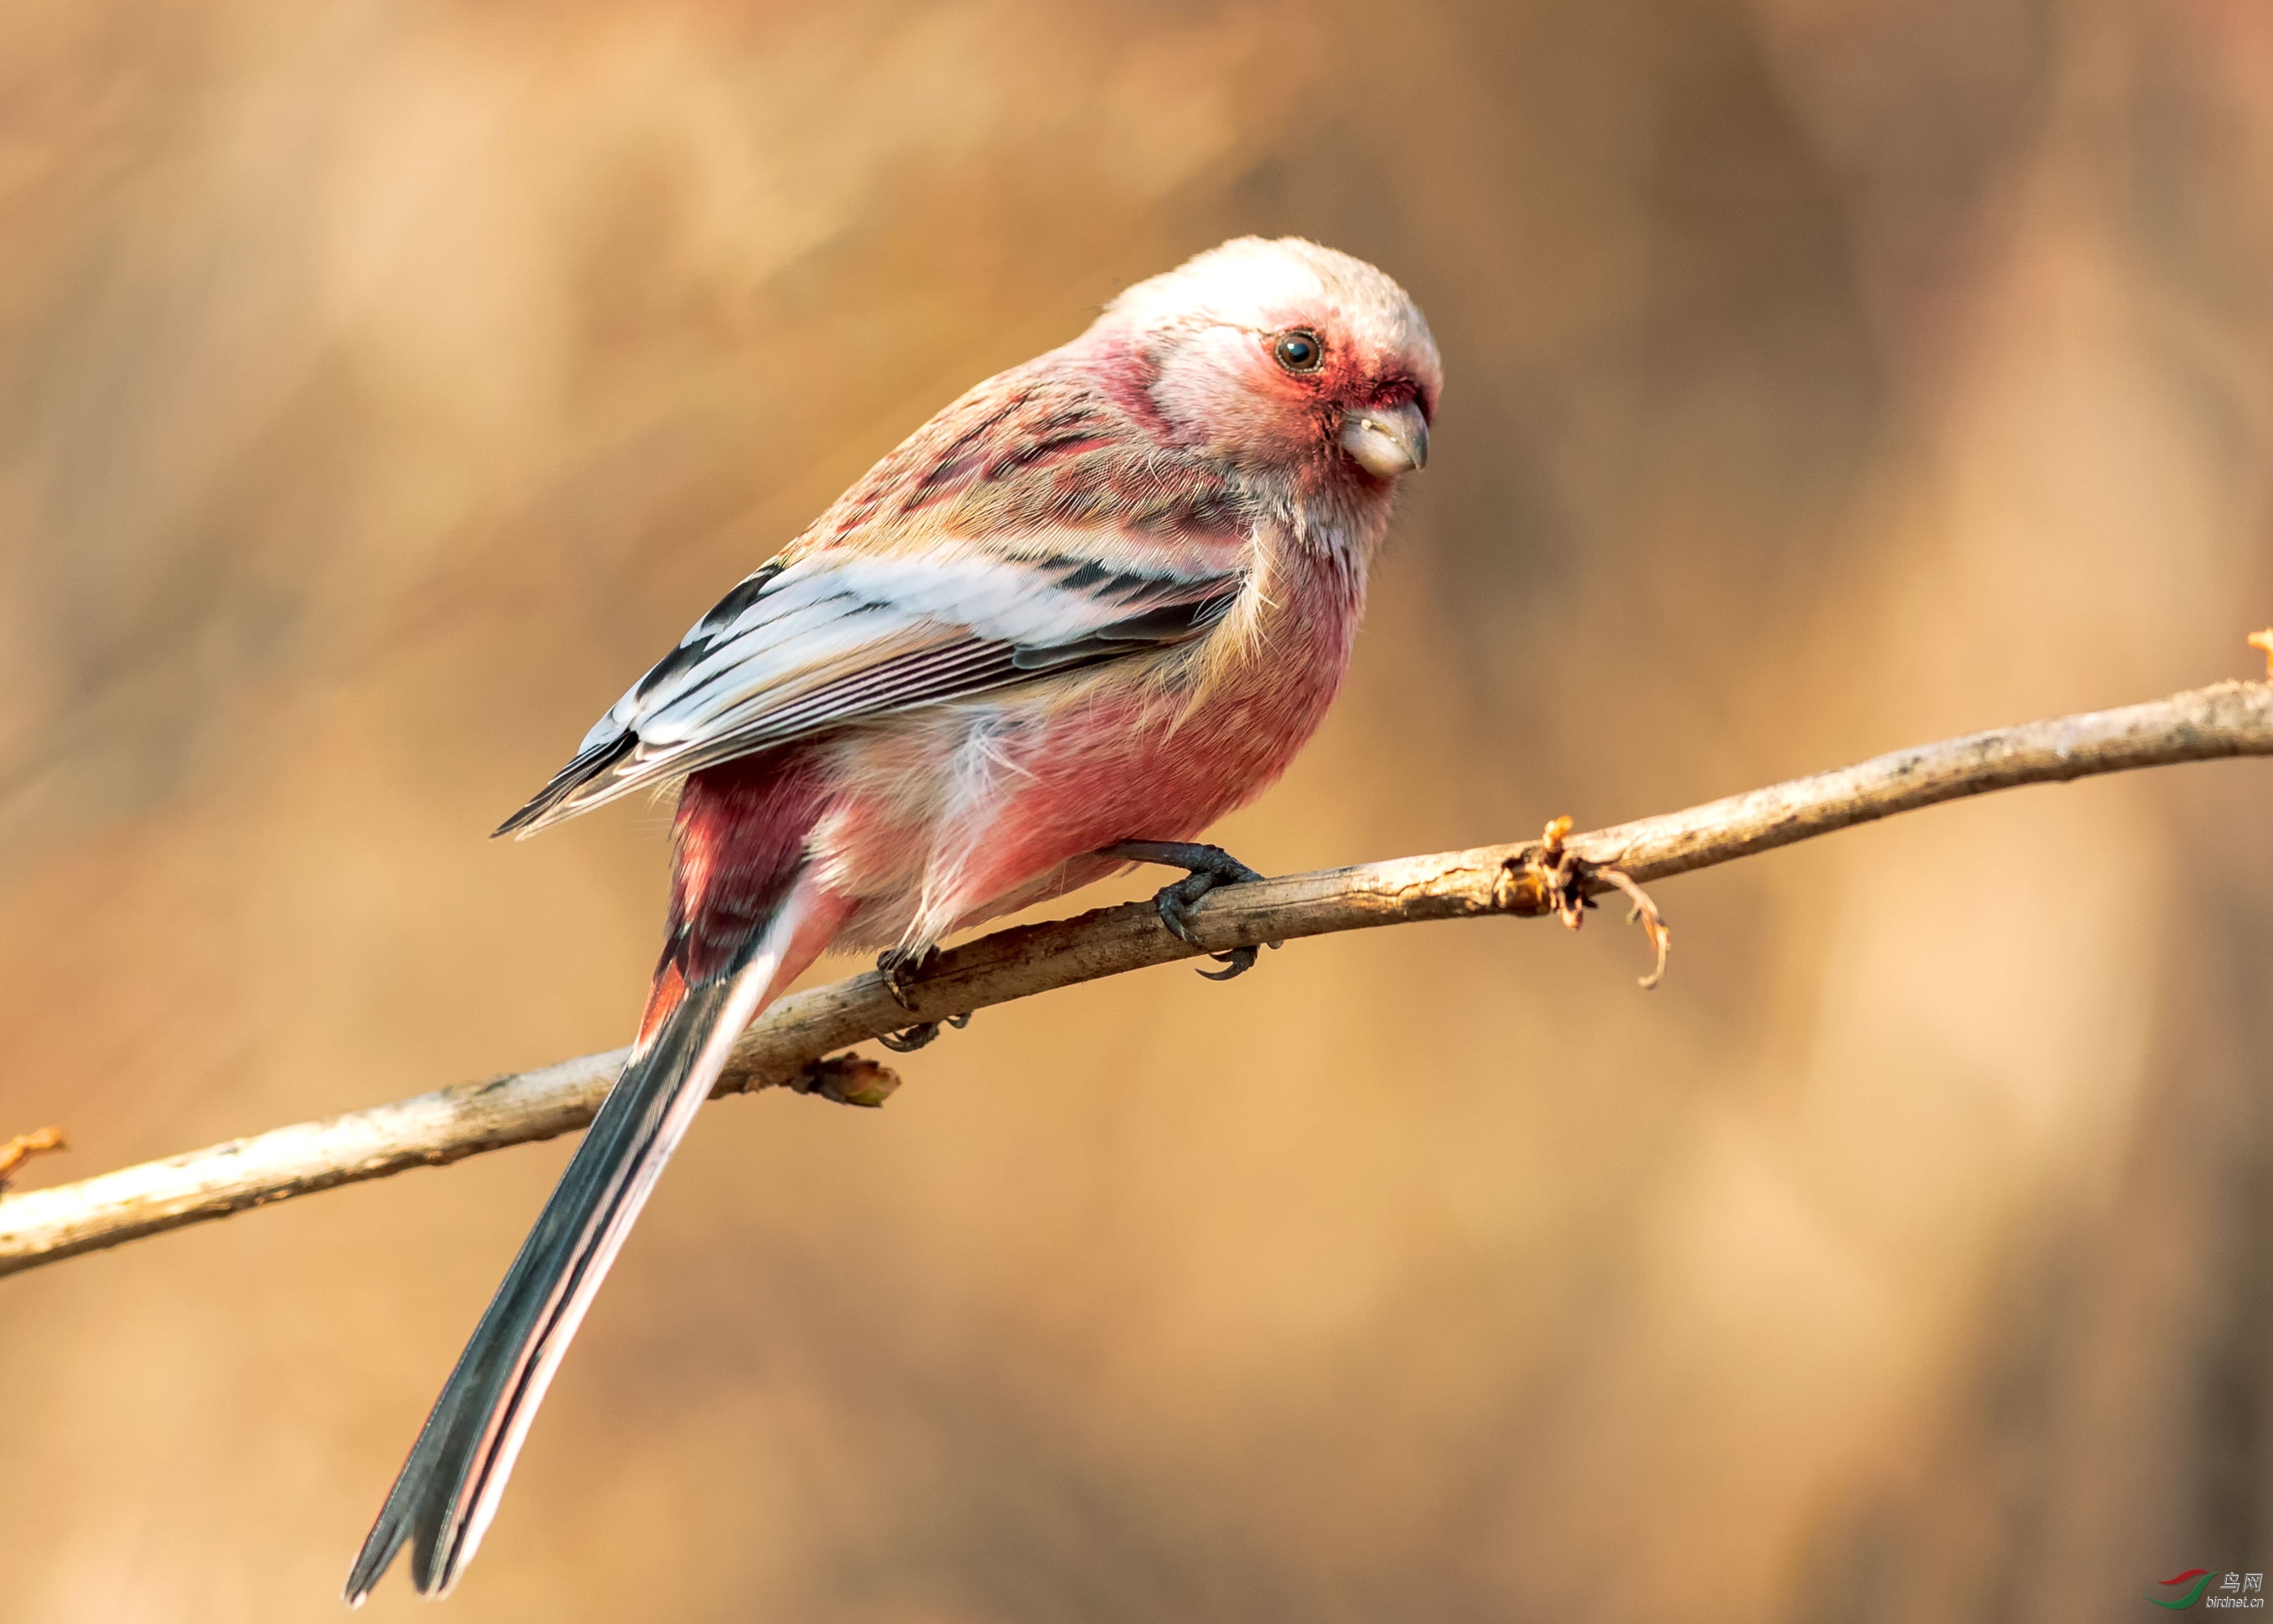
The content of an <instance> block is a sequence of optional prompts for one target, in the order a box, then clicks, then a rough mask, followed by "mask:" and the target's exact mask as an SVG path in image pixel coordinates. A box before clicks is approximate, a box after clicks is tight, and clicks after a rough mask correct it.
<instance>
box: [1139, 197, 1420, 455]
mask: <svg viewBox="0 0 2273 1624" xmlns="http://www.w3.org/2000/svg"><path fill="white" fill-rule="evenodd" d="M1094 331H1095V332H1096V333H1097V334H1098V335H1099V336H1101V337H1110V338H1111V339H1113V340H1114V341H1116V347H1120V346H1123V345H1125V346H1126V350H1124V351H1123V353H1132V352H1133V354H1134V356H1135V357H1136V358H1137V361H1138V362H1139V365H1140V369H1141V372H1142V375H1143V379H1144V390H1145V393H1146V394H1147V395H1149V396H1150V399H1151V402H1152V407H1153V409H1154V410H1156V411H1157V412H1158V413H1159V417H1160V418H1161V419H1162V420H1163V421H1164V422H1165V423H1166V424H1167V426H1168V428H1169V430H1170V432H1172V433H1173V434H1174V437H1175V438H1176V440H1178V441H1180V442H1181V443H1183V444H1186V445H1191V446H1197V447H1206V448H1207V449H1208V450H1210V451H1211V452H1213V453H1214V454H1216V455H1220V456H1222V457H1224V458H1225V459H1226V460H1227V461H1229V462H1234V463H1236V464H1238V465H1240V466H1242V467H1244V468H1247V469H1249V470H1252V471H1255V472H1258V473H1278V474H1287V475H1293V476H1294V477H1297V478H1300V479H1304V480H1309V479H1316V478H1321V477H1323V478H1326V479H1336V480H1346V481H1348V482H1350V483H1353V484H1355V485H1360V486H1370V487H1376V488H1380V489H1384V490H1385V489H1386V488H1387V487H1388V486H1389V485H1392V484H1394V483H1395V481H1396V480H1397V479H1398V477H1399V476H1401V475H1404V474H1407V473H1411V472H1412V471H1414V470H1415V469H1418V468H1422V467H1423V466H1425V465H1426V464H1427V462H1428V461H1429V423H1430V421H1431V420H1432V419H1433V418H1434V417H1435V416H1436V413H1437V390H1438V388H1439V387H1440V386H1441V383H1442V381H1443V371H1442V367H1441V365H1440V364H1439V362H1438V360H1437V342H1436V340H1435V339H1433V338H1431V337H1430V336H1429V324H1428V323H1427V322H1426V321H1425V320H1422V316H1421V312H1420V310H1419V309H1418V308H1417V307H1415V305H1414V303H1413V301H1412V299H1411V298H1410V297H1407V294H1406V291H1405V289H1402V288H1400V287H1399V286H1398V285H1397V284H1396V283H1395V282H1392V281H1391V280H1390V279H1389V278H1388V277H1387V276H1384V274H1382V273H1381V272H1379V271H1377V270H1376V269H1374V267H1372V266H1370V265H1368V264H1367V263H1365V261H1364V260H1362V259H1352V258H1350V256H1349V255H1347V254H1345V253H1337V252H1334V250H1332V249H1331V248H1321V247H1320V246H1319V245H1318V244H1316V243H1309V242H1304V241H1303V240H1302V239H1301V238H1300V237H1280V238H1279V239H1277V240H1276V241H1271V240H1266V239H1264V238H1263V237H1237V238H1234V240H1232V241H1231V242H1228V243H1226V244H1223V245H1222V246H1221V247H1219V248H1212V249H1210V250H1209V251H1208V252H1205V253H1204V254H1201V255H1199V256H1197V258H1195V259H1189V260H1187V261H1185V263H1183V264H1182V265H1180V266H1178V267H1176V268H1175V269H1174V270H1173V271H1169V272H1167V273H1166V274H1163V275H1159V276H1155V277H1153V278H1152V280H1150V281H1149V282H1138V283H1137V285H1136V286H1135V287H1133V288H1131V289H1129V290H1128V291H1127V292H1126V293H1123V294H1122V295H1121V297H1119V298H1117V299H1115V300H1114V302H1113V303H1112V304H1111V305H1108V306H1107V307H1106V312H1105V314H1104V316H1103V317H1102V318H1100V319H1099V323H1098V327H1097V328H1096V329H1094Z"/></svg>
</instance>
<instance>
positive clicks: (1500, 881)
mask: <svg viewBox="0 0 2273 1624" xmlns="http://www.w3.org/2000/svg"><path fill="white" fill-rule="evenodd" d="M2269 755H2273V681H2269V682H2257V683H2243V682H2228V683H2222V684H2220V685H2218V686H2217V687H2215V688H2198V689H2195V690H2194V691H2193V692H2191V693H2186V694H2179V695H2174V696H2172V698H2169V699H2164V700H2158V701H2156V702H2155V703H2151V704H2143V705H2131V706H2127V707H2125V708H2123V709H2121V710H2116V711H2093V712H2089V713H2088V714H2083V715H2078V716H2068V717H2060V718H2056V719H2053V720H2051V721H2044V722H2031V723H2029V724H2027V725H2026V726H2020V727H2007V728H1999V729H1997V730H1995V731H1993V732H1991V733H1975V734H1972V735H1970V736H1969V737H1966V738H1962V739H1952V740H1947V741H1943V742H1940V743H1938V744H1928V745H1921V746H1918V747H1917V748H1912V749H1907V750H1898V751H1895V752H1894V753H1893V754H1892V755H1888V756H1876V757H1873V758H1872V760H1870V761H1866V762H1863V763H1858V764H1857V765H1855V766H1852V767H1842V768H1840V769H1838V770H1836V771H1831V772H1821V773H1817V774H1815V775H1813V776H1812V777H1809V778H1794V779H1791V780H1790V781H1789V782H1787V783H1783V784H1778V785H1774V786H1770V787H1768V788H1767V789H1759V790H1753V791H1752V792H1750V793H1746V794H1742V795H1732V796H1729V798H1728V799H1726V800H1722V801H1710V802H1707V804H1705V805H1703V806H1699V807H1692V808H1690V809H1689V810H1687V811H1685V812H1674V813H1669V814H1667V815H1665V816H1661V817H1649V818H1643V819H1641V820H1639V821H1638V822H1635V823H1621V824H1619V825H1617V827H1615V828H1611V829H1602V830H1596V831H1594V832H1592V833H1589V834H1582V835H1571V836H1569V837H1568V838H1563V831H1562V830H1560V829H1553V828H1550V839H1549V842H1548V843H1546V844H1545V845H1542V842H1539V841H1525V842H1521V843H1519V844H1516V845H1512V846H1482V847H1479V848H1478V849H1476V850H1474V851H1469V852H1451V853H1439V854H1437V855H1436V856H1431V857H1406V858H1399V859H1397V860H1395V861H1389V862H1378V863H1367V864H1362V865H1361V866H1359V867H1356V868H1331V869H1324V870H1320V871H1318V872H1316V873H1311V874H1294V875H1287V876H1283V877H1280V878H1278V879H1272V880H1264V881H1261V882H1259V883H1252V884H1245V885H1234V886H1229V887H1226V888H1224V889H1221V890H1219V891H1212V892H1210V893H1209V894H1208V895H1207V896H1206V897H1204V898H1202V900H1201V901H1200V902H1199V904H1198V905H1197V907H1196V909H1195V910H1194V916H1193V918H1194V931H1193V934H1194V936H1196V938H1197V940H1196V942H1193V943H1189V944H1188V943H1185V942H1183V941H1181V940H1179V939H1178V938H1177V937H1176V936H1173V935H1171V934H1170V933H1169V932H1168V930H1167V929H1166V928H1165V927H1164V926H1163V925H1162V924H1161V923H1160V921H1159V917H1158V915H1157V914H1155V912H1154V910H1153V908H1152V905H1151V904H1149V903H1129V904H1125V905H1123V906H1119V907H1112V908H1103V909H1099V910H1097V911H1095V912H1093V913H1089V914H1082V915H1080V916H1079V917H1078V918H1075V919H1068V920H1059V921H1052V922H1050V923H1047V924H1040V925H1027V926H1022V927H1019V928H1017V929H1010V930H1002V931H998V932H996V933H994V935H992V936H982V937H980V938H979V939H978V940H977V941H974V942H971V943H968V944H964V946H961V947H958V948H955V949H953V950H951V951H948V952H945V953H942V954H941V955H940V956H939V958H938V959H935V960H934V961H933V962H932V963H931V964H930V965H928V966H926V968H925V970H924V971H923V973H922V974H921V975H920V976H919V978H918V979H917V981H915V983H914V986H913V988H912V989H911V994H910V1004H911V1006H912V1007H908V1006H904V1005H903V1004H900V1003H898V1002H897V1001H896V1000H895V999H894V997H893V996H892V995H891V994H890V992H889V991H888V990H887V989H886V988H885V985H884V981H883V978H882V977H881V976H880V975H877V974H865V975H856V976H854V977H852V978H851V980H849V981H838V982H836V983H834V984H833V985H830V986H827V987H818V988H814V989H812V990H811V991H808V992H802V993H798V994H795V995H793V996H790V997H787V998H784V999H783V1000H782V1001H781V1002H780V1003H779V1004H776V1005H775V1006H774V1008H773V1009H771V1010H770V1011H768V1012H767V1013H766V1015H765V1016H764V1017H763V1018H762V1019H760V1020H759V1021H758V1022H757V1023H756V1024H755V1025H754V1026H752V1027H751V1029H750V1031H749V1032H748V1034H746V1035H745V1036H744V1038H743V1039H742V1041H741V1042H740V1044H739V1046H738V1047H737V1048H736V1049H735V1051H734V1057H733V1060H732V1062H731V1064H730V1065H729V1066H728V1068H727V1071H726V1073H725V1076H724V1079H722V1080H721V1082H720V1083H719V1085H718V1087H717V1090H716V1092H717V1093H719V1094H733V1093H743V1092H746V1091H748V1090H752V1089H756V1088H763V1087H769V1086H792V1087H796V1088H799V1089H800V1090H801V1091H804V1092H813V1093H820V1094H825V1095H828V1096H829V1097H830V1098H833V1099H838V1100H843V1101H846V1102H848V1103H852V1104H877V1103H881V1100H882V1097H883V1095H884V1094H888V1093H889V1092H890V1090H891V1088H892V1087H893V1086H896V1079H894V1078H893V1077H892V1076H891V1074H890V1073H889V1071H885V1070H884V1068H882V1067H881V1066H879V1065H876V1064H874V1063H872V1062H868V1061H864V1060H860V1059H859V1058H858V1057H857V1056H852V1057H845V1058H839V1059H836V1060H824V1059H823V1056H829V1055H831V1054H834V1053H835V1052H836V1050H839V1049H844V1047H845V1046H846V1045H848V1044H852V1043H858V1042H861V1041H865V1040H867V1039H871V1038H876V1037H880V1036H881V1035H883V1034H888V1033H892V1032H895V1031H897V1030H899V1029H902V1028H905V1027H907V1026H910V1025H911V1023H922V1022H927V1021H939V1020H944V1019H952V1018H954V1017H957V1016H962V1015H967V1014H969V1013H970V1012H971V1011H974V1010H979V1009H984V1008H986V1006H987V1005H989V1004H1002V1003H1007V1002H1008V1001H1009V1000H1010V999H1013V998H1025V997H1031V996H1033V995H1035V994H1036V993H1043V992H1049V991H1052V990H1054V989H1057V988H1060V987H1069V986H1071V985H1073V984H1074V983H1075V982H1077V981H1095V980H1097V979H1098V978H1099V977H1101V976H1107V975H1118V974H1121V973H1122V972H1124V971H1128V970H1139V969H1144V968H1145V967H1146V966H1152V965H1161V964H1169V963H1173V962H1174V961H1175V960H1177V959H1190V958H1194V957H1197V955H1199V954H1201V953H1204V952H1209V951H1214V952H1222V951H1227V950H1228V949H1232V948H1236V947H1245V946H1253V945H1257V944H1262V943H1265V942H1276V941H1287V940H1292V939H1293V938H1294V937H1297V936H1321V935H1324V934H1326V933H1327V932H1330V931H1337V930H1357V929H1366V928H1368V927H1370V926H1375V925H1395V924H1405V923H1409V922H1412V921H1419V920H1429V919H1460V918H1467V917H1471V916H1474V915H1477V914H1515V915H1521V916H1536V915H1540V914H1564V916H1565V917H1566V918H1570V917H1574V914H1573V911H1572V902H1573V900H1574V898H1583V897H1584V896H1587V895H1593V894H1596V893H1600V892H1602V891H1609V890H1613V889H1617V890H1623V889H1624V885H1622V884H1621V883H1620V882H1621V880H1624V881H1630V882H1632V883H1635V884H1640V883H1647V882H1649V881H1653V880H1661V879H1665V878H1669V877H1670V876H1674V875H1677V874H1686V873H1688V872H1690V871H1691V870H1692V869H1695V868H1709V867H1711V866H1713V865H1714V864H1716V863H1724V862H1729V861H1735V860H1736V859H1737V858H1740V857H1749V856H1752V854H1754V853H1759V852H1765V851H1769V850H1772V849H1773V848H1774V847H1776V846H1789V845H1790V844H1791V843H1792V842H1794V841H1797V840H1805V839H1809V838H1812V837H1814V836H1817V835H1823V834H1829V833H1831V832H1832V831H1834V830H1840V829H1846V828H1849V827H1851V826H1852V825H1854V824H1857V823H1871V822H1873V821H1875V820H1876V819H1879V818H1882V817H1887V816H1892V815H1893V814H1894V813H1897V812H1907V811H1910V810H1912V809H1914V808H1918V807H1926V806H1932V805H1935V804H1936V803H1938V802H1940V801H1955V800H1958V799H1961V798H1962V797H1964V796H1968V795H1978V794H1984V793H1987V792H1989V791H1991V790H1999V789H2010V788H2013V787H2014V786H2019V785H2022V784H2044V783H2058V782H2061V781H2064V780H2067V779H2072V778H2086V777H2089V776H2091V775H2093V774H2097V773H2104V772H2121V771H2127V770H2129V769H2131V768H2134V767H2156V766H2165V765H2170V764H2172V763H2179V762H2189V761H2204V760H2209V759H2211V758H2214V757H2218V756H2269ZM1557 821H1558V823H1559V822H1560V820H1557ZM627 1052H628V1051H626V1050H624V1049H615V1050H612V1051H611V1052H609V1053H607V1054H603V1055H587V1056H584V1057H582V1058H581V1059H578V1060H566V1061H562V1062H560V1063H559V1064H557V1065H550V1066H544V1067H542V1068H540V1069H538V1070H536V1071H521V1072H516V1073H514V1074H513V1075H510V1076H506V1077H499V1078H495V1079H491V1080H490V1081H488V1082H485V1083H468V1084H461V1085H460V1086H456V1087H452V1088H445V1089H442V1090H440V1091H439V1092H437V1093H434V1094H420V1095H418V1096H416V1098H413V1099H409V1100H401V1101H395V1102H394V1104H391V1105H382V1106H378V1107H375V1108H373V1109H369V1110H362V1111H350V1112H349V1113H348V1114H347V1115H345V1116H334V1117H331V1118H329V1119H327V1120H326V1121H322V1122H310V1123H300V1124H295V1125H293V1126H291V1127H287V1128H277V1129H274V1130H272V1131H271V1132H266V1133H260V1134H256V1135H254V1136H252V1137H251V1138H250V1139H232V1140H230V1141H229V1142H228V1143H227V1144H222V1145H214V1146H211V1147H207V1148H206V1149H204V1150H197V1151H191V1152H190V1153H188V1154H185V1155H180V1156H174V1157H169V1158H168V1159H167V1160H165V1161H162V1162H146V1163H144V1164H142V1165H141V1166H139V1167H131V1168H126V1169H122V1170H120V1171H118V1172H116V1173H105V1174H101V1175H99V1176H97V1177H93V1178H88V1179H83V1180H81V1181H79V1183H77V1184H59V1185H56V1186H55V1187H53V1188H50V1189H46V1190H34V1191H27V1192H23V1193H21V1194H18V1195H11V1196H6V1197H0V1274H11V1273H13V1272H15V1271H17V1270H19V1269H26V1268H31V1267H36V1266H37V1265H39V1264H41V1263H48V1262H53V1261H54V1260H56V1259H59V1258H66V1257H70V1256H71V1255H73V1254H74V1253H77V1252H93V1251H96V1250H98V1249H100V1248H101V1247H105V1246H115V1245H116V1244H118V1243H119V1242H121V1241H125V1240H131V1239H133V1238H134V1237H138V1236H143V1235H153V1234H155V1233H157V1232H158V1231H160V1230H162V1229H178V1228H180V1227H182V1226H183V1225H185V1224H191V1223H199V1222H205V1221H206V1220H207V1219H212V1218H221V1217H226V1216H228V1215H229V1214H231V1213H235V1212H241V1211H243V1210H244V1209H245V1208H246V1207H262V1206H266V1205H267V1204H268V1203H270V1202H272V1201H281V1200H287V1199H290V1198H292V1197H294V1196H300V1195H306V1194H309V1193H311V1192H314V1191H318V1190H328V1189H330V1188H332V1187H333V1186H334V1185H336V1184H353V1183H356V1182H359V1181H361V1180H364V1179H368V1178H383V1177H386V1175H388V1174H390V1173H396V1172H400V1171H401V1170H402V1169H405V1168H410V1167H422V1166H424V1167H439V1166H442V1165H444V1164H446V1163H448V1162H455V1161H458V1160H460V1159H461V1158H462V1157H466V1156H471V1155H477V1154H481V1153H482V1152H484V1151H489V1150H498V1149H501V1148H503V1147H506V1146H507V1145H518V1144H522V1143H525V1142H527V1141H529V1140H531V1139H550V1138H551V1137H552V1136H554V1135H555V1134H559V1133H566V1132H570V1131H572V1130H574V1129H577V1128H581V1127H582V1126H583V1125H584V1124H586V1123H588V1122H589V1121H590V1120H591V1117H592V1114H593V1112H594V1111H595V1110H596V1109H598V1107H599V1103H600V1100H601V1098H602V1097H603V1096H604V1094H606V1093H607V1091H608V1087H609V1086H610V1085H611V1083H613V1082H614V1080H615V1078H616V1074H617V1072H618V1071H619V1070H620V1069H621V1068H622V1065H623V1063H624V1058H625V1056H626V1053H627Z"/></svg>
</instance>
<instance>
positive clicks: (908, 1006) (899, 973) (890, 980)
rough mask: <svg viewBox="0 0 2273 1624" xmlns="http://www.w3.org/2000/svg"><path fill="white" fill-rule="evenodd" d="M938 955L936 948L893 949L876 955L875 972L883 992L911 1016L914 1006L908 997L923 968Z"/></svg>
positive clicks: (911, 999) (914, 1009) (912, 1000)
mask: <svg viewBox="0 0 2273 1624" xmlns="http://www.w3.org/2000/svg"><path fill="white" fill-rule="evenodd" d="M938 955H939V949H938V948H936V947H919V948H905V947H895V948H889V949H887V950H886V951H883V952H881V953H879V954H877V955H876V972H877V974H880V975H881V976H882V977H883V978H884V990H885V991H886V992H888V993H889V994H891V995H892V1002H893V1003H895V1004H898V1005H899V1006H900V1007H901V1008H902V1009H904V1010H905V1011H907V1012H908V1013H909V1014H911V1015H912V1014H914V1013H915V1012H916V1005H915V1000H914V999H913V998H911V997H910V996H908V995H909V994H910V993H911V992H912V991H913V990H914V989H915V984H916V981H917V978H919V976H921V975H922V974H923V972H924V966H926V965H928V964H929V963H931V961H932V960H933V959H935V958H937V957H938Z"/></svg>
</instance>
